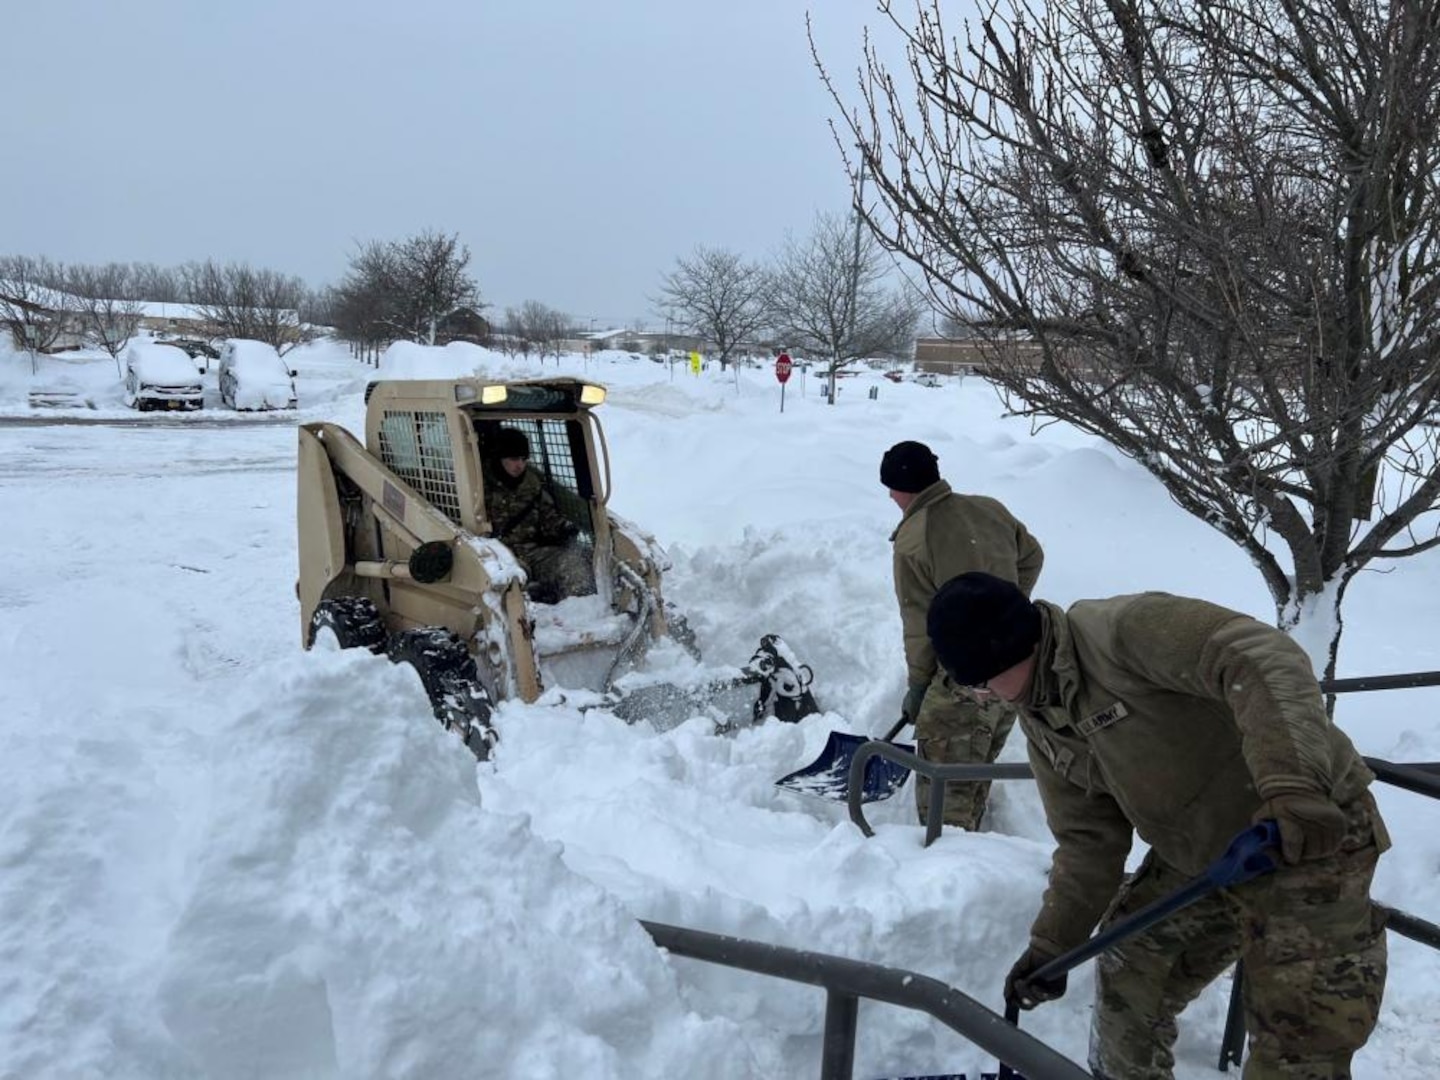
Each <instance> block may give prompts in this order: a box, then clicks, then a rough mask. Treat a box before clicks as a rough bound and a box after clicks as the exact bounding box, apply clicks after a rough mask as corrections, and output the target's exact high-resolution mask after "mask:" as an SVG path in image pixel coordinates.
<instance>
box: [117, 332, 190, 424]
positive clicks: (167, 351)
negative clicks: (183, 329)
mask: <svg viewBox="0 0 1440 1080" xmlns="http://www.w3.org/2000/svg"><path fill="white" fill-rule="evenodd" d="M125 404H126V405H129V406H130V408H132V409H139V410H141V411H142V412H143V411H146V410H150V409H201V408H204V407H205V391H204V388H203V387H202V386H201V385H200V373H199V372H198V371H196V370H195V365H194V363H192V362H191V360H190V358H189V357H188V356H186V355H185V354H184V353H183V352H181V351H180V350H179V349H172V348H169V347H168V346H165V345H158V344H155V343H153V342H135V343H133V344H132V345H130V347H129V348H127V349H126V350H125Z"/></svg>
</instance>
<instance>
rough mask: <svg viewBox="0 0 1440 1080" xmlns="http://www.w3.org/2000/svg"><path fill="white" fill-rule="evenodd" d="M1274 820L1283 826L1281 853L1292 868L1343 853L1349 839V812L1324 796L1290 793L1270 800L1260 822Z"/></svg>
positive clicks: (1259, 816)
mask: <svg viewBox="0 0 1440 1080" xmlns="http://www.w3.org/2000/svg"><path fill="white" fill-rule="evenodd" d="M1266 818H1274V819H1275V821H1276V823H1277V824H1278V825H1279V826H1280V854H1281V855H1282V856H1284V858H1285V861H1286V862H1287V863H1289V864H1290V865H1291V866H1294V865H1295V864H1296V863H1298V862H1308V861H1309V860H1311V859H1323V858H1325V857H1326V856H1327V855H1334V854H1335V852H1337V851H1339V850H1340V842H1341V841H1342V840H1344V839H1345V829H1346V827H1347V824H1348V823H1347V822H1346V820H1345V811H1343V810H1341V809H1340V807H1338V806H1336V805H1335V804H1334V803H1333V802H1331V801H1330V799H1328V798H1326V797H1325V796H1324V795H1316V794H1314V793H1312V792H1304V791H1289V792H1286V793H1285V794H1284V795H1276V796H1275V797H1274V798H1273V799H1267V800H1266V801H1265V802H1264V803H1263V804H1262V805H1261V807H1260V810H1259V812H1258V813H1256V815H1255V820H1256V821H1264V820H1265V819H1266Z"/></svg>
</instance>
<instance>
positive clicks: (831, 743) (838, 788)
mask: <svg viewBox="0 0 1440 1080" xmlns="http://www.w3.org/2000/svg"><path fill="white" fill-rule="evenodd" d="M909 722H910V721H909V719H908V718H907V717H904V716H902V717H900V719H899V720H897V721H895V726H894V727H892V728H891V729H890V730H889V731H887V732H886V733H885V736H884V738H883V740H882V741H883V742H887V743H890V744H891V745H892V746H898V747H899V748H900V749H901V750H907V751H910V752H912V753H913V752H914V749H915V748H914V747H913V746H907V745H906V744H905V743H897V742H895V741H894V739H895V736H896V735H899V734H900V729H901V728H903V727H904V726H905V725H906V724H908V723H909ZM873 741H874V740H873V739H871V738H870V737H869V736H866V735H848V734H846V733H845V732H842V731H832V732H830V737H829V738H828V739H827V740H826V741H825V749H824V750H822V751H820V756H819V757H817V758H816V759H815V760H814V761H812V762H811V763H810V764H809V765H806V766H805V767H804V768H803V769H796V770H795V771H794V772H792V773H790V774H788V775H786V776H782V777H781V778H780V779H779V780H776V781H775V786H776V787H783V788H786V789H787V790H789V791H798V792H799V793H800V794H802V795H816V796H819V797H820V798H823V799H838V800H840V801H842V802H843V801H844V800H845V798H846V797H847V795H846V793H847V791H848V789H849V786H850V762H851V760H852V759H853V758H854V757H855V751H857V750H859V749H860V747H862V746H864V745H865V744H866V743H867V742H873ZM909 775H910V770H909V769H907V768H906V767H905V766H904V765H899V764H897V763H895V762H893V761H888V760H886V759H885V758H882V757H872V758H871V759H870V760H869V761H867V762H866V763H865V783H864V785H863V787H862V788H861V792H862V794H861V796H860V801H861V802H878V801H879V800H881V799H888V798H889V797H890V796H891V795H894V794H895V792H897V791H899V790H900V788H901V786H902V785H903V784H904V783H905V780H906V778H907V777H909Z"/></svg>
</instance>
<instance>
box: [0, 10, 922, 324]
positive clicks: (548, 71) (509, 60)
mask: <svg viewBox="0 0 1440 1080" xmlns="http://www.w3.org/2000/svg"><path fill="white" fill-rule="evenodd" d="M807 7H809V8H814V9H815V10H814V12H813V21H814V24H815V29H816V37H817V41H818V43H819V45H820V47H821V50H822V55H823V58H824V59H825V60H826V62H827V64H828V65H829V66H830V67H831V68H832V70H833V71H834V73H835V74H836V75H837V76H839V77H841V78H842V79H843V80H844V81H845V82H846V84H847V85H853V82H854V80H853V72H854V71H855V69H856V66H857V65H858V63H859V60H860V49H861V42H862V28H863V27H864V26H865V25H866V24H867V23H868V24H872V25H874V26H876V27H877V28H879V16H878V15H877V14H876V12H875V8H874V4H873V2H872V0H711V2H707V3H696V2H693V0H691V2H686V0H609V2H601V0H548V2H546V0H540V2H532V0H404V2H399V3H397V2H395V0H243V2H237V0H208V2H201V0H45V2H44V3H19V2H15V3H7V4H5V5H4V7H3V12H0V38H3V39H5V40H6V41H7V43H8V44H7V47H6V49H5V61H4V64H3V65H0V89H3V94H4V96H3V100H4V101H5V102H6V103H7V104H6V107H5V108H4V109H3V110H0V147H4V158H5V163H6V164H5V167H4V168H3V169H0V254H26V255H46V256H49V257H51V258H54V259H58V260H62V261H66V262H106V261H110V260H119V261H130V260H138V261H145V262H157V263H161V264H175V263H180V262H184V261H187V260H190V259H203V258H207V257H210V258H215V259H219V260H222V261H224V260H243V261H248V262H250V263H252V264H253V265H257V266H267V267H271V268H274V269H276V270H282V271H285V272H288V273H294V274H298V275H300V276H301V277H303V278H305V279H306V280H307V281H308V282H309V283H310V284H312V285H321V284H325V283H329V282H333V281H335V280H337V279H338V278H339V277H340V276H341V275H342V274H343V272H344V270H345V266H346V263H347V259H348V256H349V254H350V253H351V252H352V251H353V250H354V247H355V244H356V243H357V242H359V241H365V240H371V239H394V238H400V237H403V236H406V235H408V234H410V233H413V232H416V231H418V230H421V229H425V228H433V229H438V230H443V231H446V232H458V233H459V234H460V237H461V239H462V240H463V241H464V242H465V243H466V244H468V245H469V247H470V250H471V253H472V255H473V261H472V264H471V265H472V269H473V271H474V273H475V276H476V278H477V280H478V281H479V283H480V287H481V290H482V292H483V294H484V297H485V299H486V300H487V301H489V302H490V303H491V304H492V305H494V306H495V307H497V308H500V309H503V308H504V307H505V306H506V305H513V304H518V303H520V302H521V301H524V300H527V299H536V300H540V301H543V302H545V303H547V304H550V305H551V306H554V307H558V308H560V309H562V310H564V311H567V312H569V313H570V314H572V315H574V316H576V317H577V318H579V319H580V320H582V321H583V320H585V319H587V318H595V319H596V320H597V321H598V322H600V323H610V324H615V323H619V322H630V323H633V322H634V321H635V320H637V319H646V320H649V321H650V322H651V323H652V324H653V323H654V322H655V321H656V316H655V313H654V312H653V311H652V305H651V303H650V298H651V297H653V296H654V295H655V293H656V291H657V287H658V281H659V278H660V275H661V274H662V273H663V272H664V271H665V270H667V269H669V268H670V267H672V266H673V264H674V260H675V258H676V256H677V255H680V254H683V253H686V252H689V251H690V250H692V249H693V248H694V246H695V245H696V244H697V243H704V244H707V245H712V246H721V247H727V248H732V249H735V250H738V251H741V252H744V253H746V254H747V255H751V256H755V257H764V256H766V255H769V254H770V253H772V252H773V251H774V250H775V249H776V247H777V246H778V244H779V243H780V242H781V241H782V239H783V238H784V235H785V232H786V230H792V231H795V232H797V233H803V232H805V231H806V230H808V228H809V227H810V224H811V222H812V220H813V215H814V213H815V211H817V210H832V211H843V210H844V209H845V208H846V207H847V206H848V201H849V199H848V190H847V186H846V182H845V178H844V174H843V171H842V167H841V164H840V160H839V155H838V151H837V150H836V148H835V145H834V142H833V140H832V137H831V134H830V131H829V128H828V126H827V120H828V119H829V118H830V117H831V116H832V115H833V113H834V107H833V104H832V103H831V101H830V99H829V97H828V96H827V94H826V92H825V90H824V88H823V87H822V86H821V84H820V81H819V78H818V76H817V74H816V72H815V69H814V67H813V65H812V62H811V59H810V54H809V45H808V42H807V40H806V33H805V14H806V10H807ZM881 32H882V33H883V31H881ZM886 39H887V40H890V41H893V39H894V31H893V30H891V31H890V32H889V34H888V35H886ZM22 43H24V44H22Z"/></svg>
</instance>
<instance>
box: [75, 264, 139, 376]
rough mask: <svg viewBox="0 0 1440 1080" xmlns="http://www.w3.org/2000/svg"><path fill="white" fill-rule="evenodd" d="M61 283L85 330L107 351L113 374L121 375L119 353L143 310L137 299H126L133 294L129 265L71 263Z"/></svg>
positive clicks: (131, 335)
mask: <svg viewBox="0 0 1440 1080" xmlns="http://www.w3.org/2000/svg"><path fill="white" fill-rule="evenodd" d="M65 284H66V290H65V291H66V292H68V293H69V294H70V295H71V296H73V297H74V298H75V306H76V309H77V310H78V312H79V314H80V319H81V322H82V324H83V325H84V327H85V332H86V333H87V334H88V335H89V336H90V337H91V338H93V339H94V341H95V343H96V344H98V345H99V346H100V347H101V348H102V349H104V350H105V351H106V352H108V353H109V354H110V356H111V359H113V360H114V361H115V372H116V374H117V375H119V376H120V377H121V378H123V377H124V375H125V373H124V371H123V370H122V369H121V367H120V353H121V352H122V351H124V349H125V346H126V345H128V344H129V343H130V339H131V338H133V337H134V336H135V333H136V331H138V330H139V329H140V317H141V316H142V315H143V314H144V310H145V306H144V304H142V303H141V302H140V301H139V300H133V299H126V297H129V296H133V295H134V293H133V289H134V283H133V281H132V275H131V270H130V267H128V266H126V265H125V264H124V263H107V264H106V265H104V266H71V267H70V269H69V270H68V272H67V273H66V275H65Z"/></svg>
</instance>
